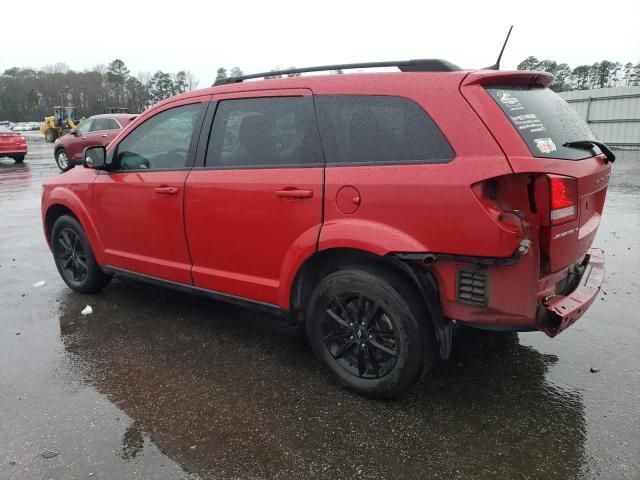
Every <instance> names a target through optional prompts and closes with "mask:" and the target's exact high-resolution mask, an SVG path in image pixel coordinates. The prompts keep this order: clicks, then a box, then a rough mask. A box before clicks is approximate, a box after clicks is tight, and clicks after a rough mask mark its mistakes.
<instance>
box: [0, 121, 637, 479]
mask: <svg viewBox="0 0 640 480" xmlns="http://www.w3.org/2000/svg"><path fill="white" fill-rule="evenodd" d="M28 136H29V155H28V156H27V159H26V160H25V163H24V164H23V165H16V164H14V163H13V161H12V160H10V159H7V158H0V479H2V480H5V479H16V480H17V479H20V480H22V479H82V478H95V479H129V478H131V479H209V478H211V479H217V478H225V479H226V478H233V479H241V478H248V479H260V478H280V479H298V478H300V479H303V478H327V479H352V478H376V479H378V478H412V479H413V478H442V479H452V478H460V479H476V478H477V479H494V478H495V479H593V478H598V479H599V478H603V479H604V478H606V479H609V478H616V479H617V478H621V479H638V478H640V378H639V375H640V313H639V312H640V296H639V293H640V277H639V274H640V152H626V153H620V154H619V159H618V161H617V162H616V164H615V165H614V169H613V171H614V173H613V179H612V185H611V187H610V190H609V194H608V197H607V204H606V208H605V215H604V219H603V223H602V224H601V226H600V230H599V232H598V236H597V239H596V242H595V245H596V246H599V247H602V248H604V250H605V252H606V265H607V276H606V281H605V284H604V288H603V290H602V291H601V295H600V296H599V298H598V300H597V301H596V302H595V304H594V305H593V306H592V307H591V309H590V310H589V311H588V313H587V314H586V315H585V316H584V317H583V318H582V319H581V320H580V321H579V322H578V323H577V324H576V325H574V326H573V327H571V328H570V329H569V330H567V331H566V332H564V333H562V334H561V335H560V336H558V337H557V338H555V339H549V338H547V337H546V336H545V335H544V334H542V333H525V334H504V333H487V332H481V331H476V330H472V329H458V330H457V331H456V333H455V338H454V349H453V354H452V359H451V360H450V361H448V362H439V363H437V364H436V366H435V367H434V369H433V371H432V372H431V373H429V374H428V375H427V377H426V378H425V379H424V380H423V381H422V382H421V383H420V384H418V385H416V386H415V387H414V388H413V389H412V390H411V391H410V392H409V393H408V394H406V395H404V396H403V397H401V398H399V399H397V400H394V401H386V402H380V401H370V400H366V399H364V398H362V397H359V396H357V395H355V394H352V393H349V392H347V391H345V390H343V389H341V388H340V387H338V386H337V385H336V384H335V382H334V381H333V380H332V379H331V377H330V376H329V375H328V374H327V373H326V372H325V371H323V370H322V369H321V368H320V366H319V364H318V363H317V362H316V361H315V360H314V358H313V356H312V354H311V351H310V349H309V347H308V346H307V344H306V342H305V340H304V338H303V336H301V335H300V332H299V331H298V329H297V328H296V327H294V326H292V325H290V324H288V323H287V322H286V321H284V320H282V319H280V318H278V317H276V316H272V315H268V314H264V313H259V312H256V311H252V310H248V309H242V308H239V307H236V306H232V305H227V304H224V303H219V302H216V301H213V300H209V299H204V298H200V297H196V296H192V295H189V294H184V293H179V292H175V291H171V290H166V289H163V288H161V287H156V286H151V285H147V284H143V283H138V282H135V281H133V280H127V279H123V278H116V279H115V280H114V281H113V282H112V283H111V284H110V286H109V287H108V288H107V289H105V290H104V292H102V293H100V294H95V295H82V294H79V293H75V292H73V291H71V290H70V289H69V288H67V287H66V286H65V285H64V283H63V282H62V280H61V279H60V278H59V277H58V273H57V271H56V269H55V266H54V263H53V260H52V258H51V254H50V252H49V251H48V249H47V246H46V244H45V241H44V237H43V234H42V227H41V221H40V209H39V207H40V193H41V184H42V181H43V180H44V179H45V178H46V177H48V176H50V175H57V174H58V171H57V168H56V166H55V164H54V162H53V156H52V146H51V145H50V144H47V143H45V142H44V141H42V140H41V139H40V135H39V134H38V133H37V132H34V133H30V134H28ZM79 168H81V167H79ZM41 280H44V281H45V282H46V285H44V286H40V287H34V286H32V285H33V284H34V283H36V282H39V281H41ZM86 305H91V306H92V308H93V314H91V315H87V316H83V315H81V314H80V312H81V310H82V309H83V308H84V307H85V306H86ZM592 370H593V372H592Z"/></svg>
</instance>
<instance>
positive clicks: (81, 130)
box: [76, 119, 91, 133]
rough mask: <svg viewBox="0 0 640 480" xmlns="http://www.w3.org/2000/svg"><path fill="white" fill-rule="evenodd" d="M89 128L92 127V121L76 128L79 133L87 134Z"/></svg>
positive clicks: (87, 121) (86, 121)
mask: <svg viewBox="0 0 640 480" xmlns="http://www.w3.org/2000/svg"><path fill="white" fill-rule="evenodd" d="M89 127H91V119H89V120H85V121H84V122H82V123H81V124H80V125H78V127H77V128H76V132H78V133H87V132H88V131H89Z"/></svg>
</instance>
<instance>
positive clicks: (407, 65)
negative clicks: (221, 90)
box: [213, 58, 461, 86]
mask: <svg viewBox="0 0 640 480" xmlns="http://www.w3.org/2000/svg"><path fill="white" fill-rule="evenodd" d="M381 67H397V68H398V69H400V71H401V72H455V71H458V70H461V68H460V67H459V66H457V65H455V64H453V63H451V62H448V61H447V60H440V59H437V58H423V59H418V60H398V61H392V62H368V63H344V64H342V65H322V66H318V67H305V68H290V69H287V70H273V71H271V72H262V73H252V74H250V75H241V76H238V77H224V78H220V79H218V80H216V81H215V83H214V84H213V86H216V85H228V84H230V83H240V82H242V81H243V80H249V79H251V78H264V77H272V76H276V75H293V74H296V73H308V72H325V71H328V70H353V69H357V68H381Z"/></svg>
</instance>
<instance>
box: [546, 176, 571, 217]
mask: <svg viewBox="0 0 640 480" xmlns="http://www.w3.org/2000/svg"><path fill="white" fill-rule="evenodd" d="M547 176H548V177H549V183H550V191H551V215H550V216H551V224H553V225H558V224H560V223H566V222H570V221H571V220H575V219H576V217H577V216H578V187H577V182H576V179H575V178H571V177H563V176H561V175H547Z"/></svg>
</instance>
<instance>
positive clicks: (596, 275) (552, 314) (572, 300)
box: [540, 248, 604, 337]
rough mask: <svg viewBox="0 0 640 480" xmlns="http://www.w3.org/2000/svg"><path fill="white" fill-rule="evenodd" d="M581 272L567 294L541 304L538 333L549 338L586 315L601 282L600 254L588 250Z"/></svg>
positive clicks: (600, 252)
mask: <svg viewBox="0 0 640 480" xmlns="http://www.w3.org/2000/svg"><path fill="white" fill-rule="evenodd" d="M583 265H584V272H583V273H582V276H581V277H580V279H579V280H578V282H577V285H576V287H575V288H574V290H573V291H572V292H571V293H568V294H566V295H555V296H553V297H551V298H550V299H548V300H547V301H545V302H544V304H543V305H542V308H544V311H543V312H542V315H541V317H542V318H541V319H540V330H542V331H543V332H545V333H546V334H547V335H549V336H550V337H555V336H556V335H557V334H558V333H560V332H562V331H563V330H565V329H567V328H568V327H570V326H571V325H573V323H574V322H575V321H576V320H578V319H579V318H580V317H581V316H582V315H584V313H585V312H586V311H587V309H588V308H589V306H590V305H591V304H592V303H593V301H594V300H595V298H596V295H597V294H598V291H599V290H600V286H601V285H602V281H603V279H604V252H603V251H602V250H600V249H597V248H591V249H589V251H588V252H587V255H586V257H585V261H584V263H583Z"/></svg>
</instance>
